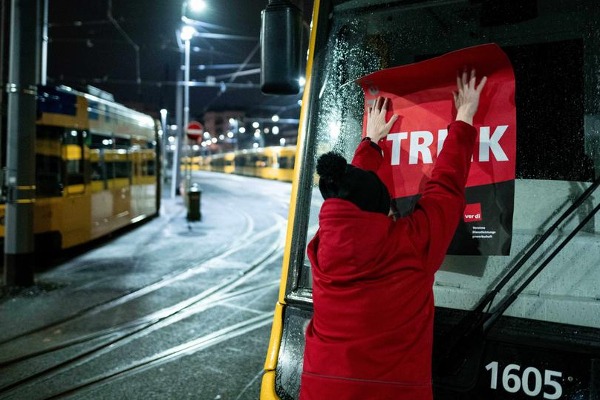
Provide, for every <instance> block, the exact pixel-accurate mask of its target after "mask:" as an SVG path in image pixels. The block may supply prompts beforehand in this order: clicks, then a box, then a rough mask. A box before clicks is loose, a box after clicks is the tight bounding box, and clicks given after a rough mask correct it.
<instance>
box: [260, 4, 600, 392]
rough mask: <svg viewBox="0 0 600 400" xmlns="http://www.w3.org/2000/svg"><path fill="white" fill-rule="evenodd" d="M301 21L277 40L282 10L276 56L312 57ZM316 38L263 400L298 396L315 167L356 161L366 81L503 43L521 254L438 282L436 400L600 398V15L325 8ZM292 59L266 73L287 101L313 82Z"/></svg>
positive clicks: (551, 8)
mask: <svg viewBox="0 0 600 400" xmlns="http://www.w3.org/2000/svg"><path fill="white" fill-rule="evenodd" d="M284 3H285V4H287V6H286V5H283V4H284ZM285 7H287V9H285ZM282 9H283V10H284V11H282V12H281V13H280V15H276V12H280V11H281V10H282ZM294 9H295V7H294V6H293V5H292V2H291V1H281V2H278V4H277V7H273V8H272V10H273V14H272V15H275V16H276V17H277V18H272V19H271V20H270V21H269V22H270V23H271V22H272V23H273V24H275V23H277V21H282V23H283V24H284V25H282V26H283V28H282V29H277V28H274V25H273V26H269V29H268V30H267V29H265V28H264V27H265V25H264V24H265V18H267V16H268V15H267V11H268V10H269V7H267V9H266V10H265V12H264V13H263V32H262V34H263V45H264V43H267V44H268V43H269V42H270V40H269V37H268V35H275V36H278V37H285V38H286V39H285V40H286V42H285V43H287V44H288V45H290V47H293V44H294V43H302V40H300V39H301V37H302V25H303V24H302V23H300V24H297V25H294V24H293V22H294V17H293V15H294ZM282 15H285V16H286V18H283V17H282ZM297 26H299V27H300V28H298V27H297ZM310 29H311V32H310V42H309V49H308V53H306V52H305V51H304V50H302V49H300V51H301V53H302V54H308V58H307V60H306V61H307V65H306V82H307V84H306V87H305V88H304V95H303V101H302V110H301V115H300V121H301V123H300V127H299V133H298V141H297V143H298V159H297V162H296V169H295V174H294V178H293V182H294V184H293V187H292V196H291V204H290V213H289V219H288V236H287V241H286V248H285V253H284V259H283V266H282V277H281V286H280V292H279V297H278V300H277V303H276V305H275V315H274V319H273V326H272V332H271V338H270V343H269V348H268V351H267V354H266V360H265V365H264V370H265V371H264V375H263V380H262V388H261V399H263V400H274V399H286V400H289V399H296V398H298V393H299V390H300V376H301V373H302V357H303V349H304V334H305V332H304V331H305V328H306V326H307V324H308V322H309V320H310V319H311V316H312V311H313V308H312V307H313V304H312V276H311V265H310V262H309V260H308V258H307V257H306V245H307V243H308V241H309V240H310V238H311V237H312V236H313V235H314V233H315V231H316V230H317V228H318V214H319V211H320V206H321V204H322V201H323V200H322V197H321V196H320V194H319V190H318V188H317V187H316V186H315V183H314V174H315V160H316V159H317V158H318V157H319V155H320V154H322V153H324V152H326V151H329V150H330V149H335V150H337V151H338V152H340V153H342V154H344V156H345V157H346V159H347V160H350V159H351V157H352V154H353V151H354V149H355V148H356V146H357V145H358V142H359V141H360V132H361V126H362V120H363V116H364V95H363V93H362V91H361V88H360V87H359V86H358V85H357V84H356V83H355V82H354V81H355V80H357V79H359V78H361V77H363V76H366V75H368V74H371V73H373V72H375V71H378V70H382V69H386V68H391V67H397V66H403V65H407V64H412V63H415V62H419V61H422V60H426V59H429V58H431V57H434V56H437V55H441V54H445V53H448V52H451V51H454V50H457V49H462V48H466V47H469V46H475V45H480V44H487V43H491V42H493V43H496V44H497V45H498V46H500V47H501V48H502V49H503V50H504V51H505V52H506V53H507V55H508V57H509V58H510V61H511V63H512V65H513V68H514V71H515V82H516V110H517V111H516V112H517V129H518V135H517V138H518V140H517V151H516V179H515V182H514V184H515V190H514V217H513V218H512V220H513V231H512V248H511V249H510V254H509V255H503V256H500V255H468V256H465V255H454V256H447V257H446V260H445V262H444V264H443V265H442V268H441V269H440V270H439V271H438V272H437V273H436V276H435V283H434V286H433V290H434V294H435V325H434V327H435V332H434V335H435V338H434V355H433V367H434V374H433V386H434V397H435V398H436V399H452V400H467V399H490V400H493V399H528V398H530V399H541V398H544V399H554V400H557V399H558V400H567V399H597V398H599V397H600V385H599V384H598V382H600V368H599V365H600V362H599V360H600V302H599V301H598V299H599V298H600V290H599V285H598V284H597V282H598V280H599V279H600V268H598V260H600V240H599V239H600V229H599V226H600V216H598V213H597V211H598V209H599V208H600V206H599V205H598V196H599V195H598V193H597V190H596V189H597V187H598V186H599V185H600V152H599V151H598V149H599V148H600V140H599V137H600V133H599V132H600V117H599V116H600V91H599V90H598V88H599V82H600V80H599V78H598V71H600V50H599V49H600V34H599V32H600V3H598V2H597V1H596V0H573V1H570V2H568V4H567V3H566V2H562V1H560V0H521V1H514V2H513V1H466V0H465V1H459V0H450V1H440V0H418V1H405V0H396V1H373V0H315V1H314V2H313V14H312V21H311V24H310ZM290 33H293V35H291V36H289V37H288V34H290ZM283 53H284V52H283V51H281V50H279V49H277V48H276V49H275V50H274V51H272V55H273V57H274V59H265V58H263V60H262V62H263V73H264V69H265V67H267V68H273V69H275V70H276V72H275V73H273V74H272V75H273V77H274V78H276V79H274V80H273V82H268V81H267V82H266V83H265V82H263V89H264V88H265V87H268V88H269V90H270V93H271V94H277V91H278V90H280V94H290V93H289V88H290V87H293V86H294V79H295V80H297V76H298V75H297V74H296V75H295V76H294V71H293V69H294V68H293V67H294V66H295V65H296V64H297V60H298V59H297V58H296V57H298V55H297V54H295V53H294V52H293V51H290V52H289V58H287V59H285V60H280V59H277V57H279V58H281V55H282V54H283ZM264 54H269V51H268V49H266V50H265V49H263V57H264ZM286 54H287V53H286ZM288 66H291V67H292V68H290V70H292V71H289V72H288V71H285V70H284V67H288ZM277 68H281V69H282V70H281V71H278V70H277ZM265 76H266V75H265ZM282 77H283V78H282ZM285 77H288V78H289V79H288V80H287V81H285V79H284V78H285ZM278 79H279V80H278ZM268 84H271V85H270V86H269V85H268ZM594 193H595V194H594ZM380 312H381V311H380V310H377V309H374V310H373V313H374V314H375V315H377V314H378V313H380ZM380 317H381V318H386V317H387V316H386V315H380ZM465 338H466V339H465ZM442 361H445V362H447V363H445V362H442ZM374 362H376V360H374Z"/></svg>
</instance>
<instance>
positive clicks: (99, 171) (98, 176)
mask: <svg viewBox="0 0 600 400" xmlns="http://www.w3.org/2000/svg"><path fill="white" fill-rule="evenodd" d="M103 165H104V164H101V163H97V162H93V163H91V170H92V181H101V180H104V168H103Z"/></svg>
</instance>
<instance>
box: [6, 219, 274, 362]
mask: <svg viewBox="0 0 600 400" xmlns="http://www.w3.org/2000/svg"><path fill="white" fill-rule="evenodd" d="M284 229H285V221H284V220H283V219H279V221H277V222H276V223H275V224H274V225H273V226H272V227H271V228H270V229H267V230H264V231H262V232H260V233H258V234H256V235H254V236H252V230H250V231H247V230H246V231H245V232H243V234H242V237H241V240H240V241H239V242H238V243H236V244H234V245H230V246H228V247H226V248H223V249H220V250H219V251H214V252H213V253H212V254H209V255H207V256H204V257H203V259H202V260H199V261H195V262H194V263H190V264H189V266H187V267H184V268H182V270H180V271H176V272H174V273H172V274H169V275H167V276H164V277H162V278H161V279H160V280H158V281H155V282H153V283H151V284H148V285H145V286H143V287H140V288H138V289H136V290H134V291H132V292H128V293H126V294H123V295H121V296H118V297H115V298H112V299H109V300H107V301H105V302H102V303H99V304H94V305H91V306H89V307H86V308H84V309H81V310H79V311H78V312H76V313H74V314H72V315H70V316H67V317H65V318H63V319H60V320H58V321H54V322H52V323H50V324H47V325H43V326H40V327H37V328H35V329H32V330H29V331H26V332H21V333H19V334H17V335H14V336H11V337H8V338H5V339H2V340H0V347H1V346H3V345H5V344H7V343H10V342H11V341H14V340H17V339H20V338H22V337H23V336H27V335H32V334H35V333H39V332H43V331H45V330H50V329H53V328H56V327H58V326H60V325H63V324H65V323H67V322H69V321H73V320H75V319H78V318H83V317H86V316H91V315H94V314H98V313H100V312H104V311H107V310H110V309H112V308H114V307H118V306H121V305H123V304H125V303H127V302H129V301H133V300H135V299H138V298H140V297H142V296H145V295H148V294H150V293H152V292H155V291H157V290H160V289H162V288H164V287H166V286H169V285H172V284H174V283H177V282H181V281H184V280H187V279H190V278H192V277H194V276H195V275H198V274H200V273H202V272H204V270H205V269H206V268H207V265H209V264H210V263H212V262H215V261H216V260H222V259H225V258H226V257H228V256H230V255H232V254H234V253H236V252H239V251H242V250H244V249H245V248H246V247H249V246H252V245H254V244H256V243H258V242H260V241H261V240H263V239H264V238H265V237H268V236H270V235H271V234H273V233H277V232H278V231H279V235H280V236H281V235H282V234H283V232H282V230H284ZM274 243H275V244H276V243H277V241H275V242H274ZM276 247H277V246H276V245H275V246H271V248H270V249H267V250H266V254H267V255H268V254H272V252H274V251H276ZM250 264H251V267H249V270H250V269H251V268H252V265H254V264H256V262H255V261H253V262H251V263H250ZM3 365H4V362H3V361H0V368H2V367H3Z"/></svg>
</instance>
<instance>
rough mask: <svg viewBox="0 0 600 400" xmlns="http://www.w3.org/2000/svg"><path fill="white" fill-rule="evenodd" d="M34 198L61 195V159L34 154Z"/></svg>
mask: <svg viewBox="0 0 600 400" xmlns="http://www.w3.org/2000/svg"><path fill="white" fill-rule="evenodd" d="M35 164H36V179H35V181H36V182H35V188H36V196H38V197H51V196H60V195H61V194H62V182H61V168H60V166H61V159H60V157H56V156H47V155H44V154H36V156H35Z"/></svg>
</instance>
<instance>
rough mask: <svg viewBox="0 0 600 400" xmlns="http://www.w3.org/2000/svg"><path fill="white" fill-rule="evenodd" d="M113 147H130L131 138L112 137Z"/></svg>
mask: <svg viewBox="0 0 600 400" xmlns="http://www.w3.org/2000/svg"><path fill="white" fill-rule="evenodd" d="M114 143H115V149H129V148H130V147H131V139H129V138H120V137H116V136H115V138H114Z"/></svg>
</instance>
